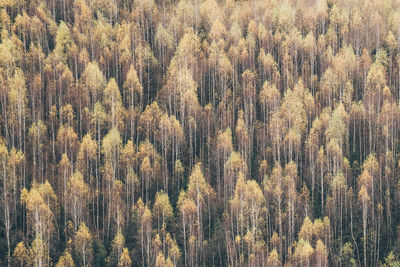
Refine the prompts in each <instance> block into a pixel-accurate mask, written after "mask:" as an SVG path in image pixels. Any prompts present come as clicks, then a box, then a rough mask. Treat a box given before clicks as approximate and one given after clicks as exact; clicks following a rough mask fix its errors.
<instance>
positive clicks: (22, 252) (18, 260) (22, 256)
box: [13, 241, 29, 267]
mask: <svg viewBox="0 0 400 267" xmlns="http://www.w3.org/2000/svg"><path fill="white" fill-rule="evenodd" d="M13 258H14V263H15V264H16V265H19V266H21V267H23V266H24V265H29V255H28V250H27V249H26V247H25V244H24V242H22V241H21V242H19V243H18V244H17V245H16V246H15V248H14V253H13Z"/></svg>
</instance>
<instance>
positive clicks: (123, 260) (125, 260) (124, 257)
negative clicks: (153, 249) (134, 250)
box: [118, 248, 132, 267]
mask: <svg viewBox="0 0 400 267" xmlns="http://www.w3.org/2000/svg"><path fill="white" fill-rule="evenodd" d="M130 266H132V261H131V258H130V257H129V251H128V249H127V248H124V249H123V251H122V254H121V257H120V258H119V260H118V267H130Z"/></svg>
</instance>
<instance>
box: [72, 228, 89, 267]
mask: <svg viewBox="0 0 400 267" xmlns="http://www.w3.org/2000/svg"><path fill="white" fill-rule="evenodd" d="M74 247H75V252H76V254H77V255H79V257H80V260H81V262H82V265H83V266H86V265H89V266H90V263H91V260H92V235H91V234H90V232H89V229H88V228H87V226H86V224H85V223H84V222H82V223H81V224H80V225H79V229H78V231H77V232H76V234H75V241H74Z"/></svg>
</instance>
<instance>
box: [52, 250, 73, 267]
mask: <svg viewBox="0 0 400 267" xmlns="http://www.w3.org/2000/svg"><path fill="white" fill-rule="evenodd" d="M56 267H75V263H74V260H73V259H72V256H71V254H70V253H69V252H68V250H65V251H64V253H63V254H62V255H61V257H60V259H59V260H58V262H57V264H56Z"/></svg>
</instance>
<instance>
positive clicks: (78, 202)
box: [67, 172, 89, 232]
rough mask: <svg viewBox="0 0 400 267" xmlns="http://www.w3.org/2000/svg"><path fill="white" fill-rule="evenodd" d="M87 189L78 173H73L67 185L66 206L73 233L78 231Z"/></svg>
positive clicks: (83, 212) (83, 211) (83, 213)
mask: <svg viewBox="0 0 400 267" xmlns="http://www.w3.org/2000/svg"><path fill="white" fill-rule="evenodd" d="M88 193H89V188H88V186H87V184H86V183H85V181H84V180H83V176H82V174H81V173H80V172H75V173H74V174H73V175H72V176H71V177H70V179H69V181H68V183H67V206H69V214H70V216H71V217H72V222H73V224H74V231H75V232H76V231H77V230H78V227H80V225H81V222H82V220H83V218H84V217H86V216H84V215H85V209H86V202H87V201H88V200H89V199H87V198H86V196H87V194H88Z"/></svg>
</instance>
